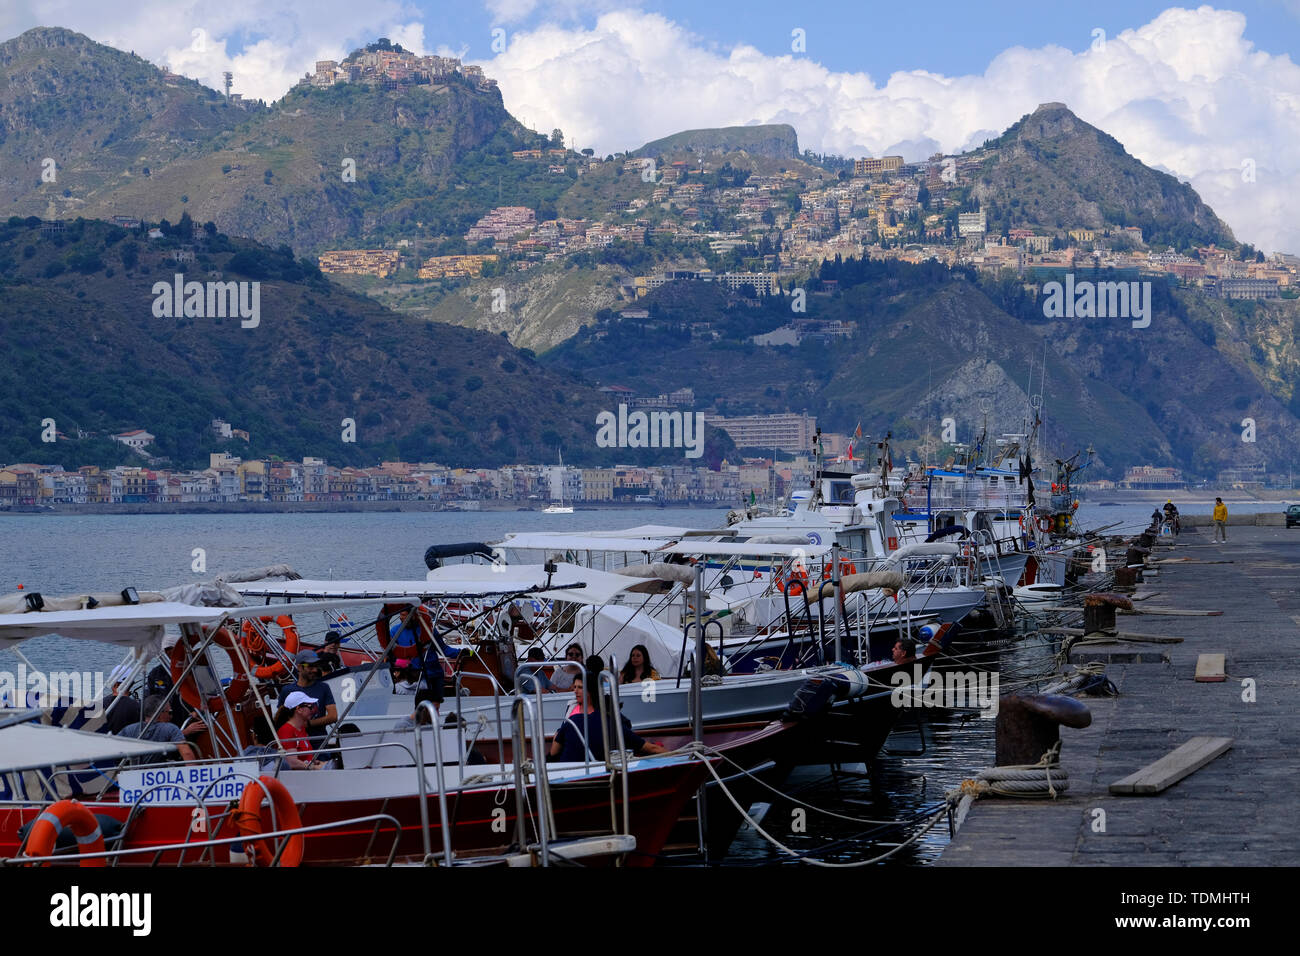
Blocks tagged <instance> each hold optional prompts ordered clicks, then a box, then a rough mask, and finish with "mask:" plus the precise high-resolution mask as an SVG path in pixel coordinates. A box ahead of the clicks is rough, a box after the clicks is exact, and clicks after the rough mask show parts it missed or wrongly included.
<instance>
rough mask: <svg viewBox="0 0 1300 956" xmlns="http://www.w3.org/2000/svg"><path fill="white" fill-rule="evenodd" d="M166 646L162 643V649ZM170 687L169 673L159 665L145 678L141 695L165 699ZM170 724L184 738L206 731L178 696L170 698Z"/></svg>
mask: <svg viewBox="0 0 1300 956" xmlns="http://www.w3.org/2000/svg"><path fill="white" fill-rule="evenodd" d="M168 646H169V645H168V644H167V643H166V642H165V641H164V643H163V649H164V650H166V649H167V647H168ZM172 686H173V685H172V675H171V672H170V671H169V670H168V669H167V667H166V665H164V664H159V665H158V666H156V667H155V668H154V669H153V670H151V671H150V672H149V676H148V677H146V678H145V681H144V691H143V694H144V696H145V697H146V698H148V697H150V696H151V695H153V694H157V695H159V696H160V697H166V696H167V695H168V694H170V693H171V690H172ZM172 723H174V724H177V725H178V726H179V727H180V728H181V733H183V734H184V735H185V736H186V737H197V736H199V735H200V734H202V733H205V732H206V731H207V729H208V728H207V726H206V725H205V724H204V723H203V721H201V720H199V715H198V714H197V713H196V712H195V711H194V710H193V709H192V708H191V707H190V706H189V705H188V704H186V703H185V701H183V700H181V698H180V697H179V696H173V697H172Z"/></svg>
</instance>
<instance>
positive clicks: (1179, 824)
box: [936, 526, 1300, 867]
mask: <svg viewBox="0 0 1300 956" xmlns="http://www.w3.org/2000/svg"><path fill="white" fill-rule="evenodd" d="M1228 533H1229V535H1230V538H1229V540H1228V541H1227V543H1226V544H1219V545H1216V544H1214V543H1213V540H1212V536H1211V531H1210V529H1208V528H1204V529H1189V530H1185V531H1184V533H1183V534H1182V535H1180V536H1179V538H1178V539H1177V543H1176V545H1175V546H1174V548H1173V549H1171V550H1164V549H1158V550H1157V551H1155V552H1154V553H1153V554H1152V558H1153V559H1157V560H1159V559H1169V558H1175V559H1184V558H1186V559H1190V560H1189V561H1188V562H1187V563H1183V562H1181V561H1176V562H1168V563H1163V564H1161V565H1160V571H1159V573H1158V574H1156V575H1150V574H1148V575H1147V577H1146V581H1145V583H1143V584H1141V585H1139V586H1138V588H1137V596H1139V597H1141V596H1144V595H1147V594H1150V595H1152V596H1151V597H1150V598H1149V599H1147V600H1144V601H1139V602H1137V603H1136V604H1135V608H1138V609H1141V608H1142V607H1143V605H1146V606H1147V607H1160V608H1177V609H1182V610H1221V611H1223V615H1222V616H1221V617H1200V616H1160V615H1156V614H1139V615H1129V614H1123V613H1121V614H1120V615H1119V617H1118V619H1117V624H1118V628H1119V630H1120V631H1121V632H1126V631H1127V632H1137V633H1141V634H1153V635H1165V636H1177V637H1182V638H1183V639H1184V640H1183V642H1182V643H1180V644H1138V645H1128V646H1127V647H1126V649H1136V650H1138V651H1140V653H1141V656H1142V657H1143V658H1147V659H1150V658H1155V660H1154V661H1151V660H1148V661H1147V662H1143V663H1136V662H1129V663H1123V662H1120V661H1119V660H1118V659H1114V660H1112V661H1111V662H1110V663H1108V664H1107V668H1106V669H1107V674H1108V676H1109V677H1110V679H1111V680H1112V681H1113V682H1114V683H1115V685H1116V686H1117V687H1118V689H1119V691H1120V695H1119V696H1118V697H1116V698H1093V697H1088V698H1082V699H1083V700H1085V701H1086V702H1087V704H1088V706H1089V708H1091V710H1092V715H1093V720H1092V725H1091V726H1089V727H1087V728H1084V729H1082V730H1072V729H1070V728H1064V727H1063V728H1062V729H1061V739H1062V747H1061V765H1062V767H1063V768H1064V769H1065V770H1067V771H1068V772H1069V775H1070V787H1069V790H1068V791H1067V792H1066V793H1065V794H1063V795H1061V796H1060V798H1058V799H1057V800H1045V799H1037V800H1036V799H1008V798H1001V797H996V798H995V797H988V796H985V797H982V798H981V799H979V800H976V801H975V802H974V803H973V804H972V806H971V808H970V811H969V813H968V814H967V816H966V819H965V821H964V823H963V825H962V826H961V828H960V830H959V831H958V833H957V835H956V837H955V838H954V839H953V840H952V842H951V844H950V845H949V846H948V847H947V848H946V849H945V851H944V852H943V855H942V856H941V858H940V859H939V860H938V862H937V864H936V865H939V866H1129V867H1131V866H1294V865H1296V864H1297V863H1300V772H1297V771H1298V770H1300V767H1298V766H1297V764H1298V762H1300V761H1298V759H1297V755H1298V754H1300V726H1298V725H1297V724H1298V719H1300V706H1297V703H1298V702H1300V528H1297V529H1291V530H1287V529H1285V528H1282V527H1249V526H1247V527H1242V526H1233V527H1230V528H1229V529H1228ZM1200 562H1229V563H1200ZM1206 653H1222V654H1225V655H1226V665H1225V668H1224V670H1225V672H1226V674H1227V679H1226V680H1224V681H1223V682H1221V683H1197V682H1195V680H1194V676H1195V672H1196V665H1197V657H1198V655H1200V654H1206ZM1121 656H1124V655H1121ZM1127 656H1129V657H1131V656H1133V655H1132V654H1129V655H1127ZM1161 658H1163V660H1162V659H1161ZM1251 682H1253V687H1252V683H1251ZM1252 689H1253V700H1252V699H1251V697H1252V694H1251V691H1252ZM1196 736H1221V737H1232V738H1233V741H1234V742H1233V744H1232V748H1231V749H1230V750H1228V751H1227V752H1226V753H1225V754H1223V755H1222V756H1220V757H1218V758H1217V759H1215V760H1213V761H1211V762H1210V763H1209V764H1208V765H1206V766H1204V767H1202V768H1201V769H1199V770H1197V771H1196V772H1194V773H1192V774H1191V775H1190V776H1188V777H1185V778H1184V779H1182V780H1181V781H1180V782H1178V783H1175V784H1174V785H1173V786H1172V787H1170V788H1169V789H1167V790H1164V791H1163V792H1161V793H1159V794H1156V795H1153V796H1112V795H1111V794H1110V792H1109V789H1108V788H1109V785H1110V784H1111V783H1114V782H1115V781H1117V780H1120V779H1121V778H1123V777H1126V776H1128V775H1129V774H1131V773H1133V772H1134V771H1136V770H1139V769H1141V768H1142V767H1145V766H1147V765H1148V764H1151V763H1153V762H1154V761H1156V760H1158V759H1159V758H1160V757H1162V756H1164V755H1165V754H1167V753H1169V752H1170V751H1172V750H1174V749H1175V748H1176V747H1178V746H1179V745H1181V744H1183V743H1185V742H1187V741H1188V740H1190V739H1191V738H1192V737H1196ZM975 769H978V768H972V772H974V770H975ZM1098 810H1100V811H1104V817H1103V816H1102V815H1101V814H1099V813H1097V812H1096V811H1098Z"/></svg>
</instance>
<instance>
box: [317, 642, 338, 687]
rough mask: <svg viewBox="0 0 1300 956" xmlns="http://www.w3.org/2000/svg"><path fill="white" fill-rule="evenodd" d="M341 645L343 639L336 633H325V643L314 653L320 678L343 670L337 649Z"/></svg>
mask: <svg viewBox="0 0 1300 956" xmlns="http://www.w3.org/2000/svg"><path fill="white" fill-rule="evenodd" d="M342 643H343V637H342V636H341V635H340V634H339V632H338V631H327V632H326V634H325V643H324V644H322V645H321V646H320V649H319V650H317V651H316V656H317V658H319V660H320V669H321V674H322V676H325V677H328V676H329V675H330V674H333V673H334V672H335V671H341V670H343V658H342V657H340V656H339V647H340V645H342Z"/></svg>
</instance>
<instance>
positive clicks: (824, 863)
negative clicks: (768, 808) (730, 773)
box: [704, 760, 951, 870]
mask: <svg viewBox="0 0 1300 956" xmlns="http://www.w3.org/2000/svg"><path fill="white" fill-rule="evenodd" d="M704 769H706V770H707V771H708V772H709V774H710V775H711V776H712V777H713V779H714V780H715V781H716V782H717V784H718V788H719V789H720V790H721V791H722V794H723V796H725V797H726V798H727V800H728V801H730V803H731V805H732V806H733V807H735V808H736V812H737V813H739V814H740V815H741V817H742V818H743V819H744V821H745V822H746V823H748V824H749V825H750V826H751V827H753V828H754V832H755V833H757V834H758V835H759V836H761V837H762V838H763V839H764V840H766V841H767V842H768V843H770V844H772V846H774V847H776V848H777V849H778V850H780V851H781V852H782V853H786V854H789V855H790V856H791V857H793V858H794V859H795V860H797V861H798V862H800V863H807V864H808V865H809V866H820V867H825V868H827V869H836V870H844V869H857V868H858V867H863V866H870V865H871V864H873V863H879V862H880V861H882V860H887V859H889V857H891V856H893V855H894V854H895V853H897V852H898V851H899V850H901V849H903V848H904V847H906V846H910V845H911V844H913V843H915V842H916V841H917V840H919V839H921V837H923V836H925V834H927V833H929V832H930V830H931V829H933V828H934V826H935V824H937V823H938V822H939V821H940V820H941V819H943V817H944V816H946V815H947V813H948V812H949V806H950V803H951V801H949V802H948V803H945V805H944V807H943V809H942V810H938V811H936V812H935V813H934V814H933V815H932V816H931V818H930V820H929V822H928V823H926V825H925V826H924V827H922V828H921V829H920V830H919V831H917V832H916V833H914V834H913V835H912V836H910V837H908V838H907V839H906V840H904V841H903V842H902V843H900V844H898V846H896V847H894V848H893V849H892V850H889V851H888V852H886V853H882V854H880V855H879V856H874V857H871V858H869V859H866V860H856V861H854V862H852V863H832V862H830V861H828V860H819V859H816V858H815V857H811V856H808V855H806V854H805V853H800V852H799V851H798V850H793V849H791V848H790V847H788V846H786V845H785V844H784V843H782V842H781V841H780V840H778V839H777V838H776V837H774V836H772V834H770V833H768V832H767V831H766V830H764V829H763V828H762V827H761V826H759V825H758V821H757V820H755V819H754V818H753V817H751V816H750V815H749V813H748V812H746V810H745V808H744V807H742V806H741V805H740V803H739V802H738V801H737V800H736V798H735V797H734V796H733V795H732V793H731V791H730V790H728V789H727V785H726V784H725V783H723V781H722V778H721V777H720V776H718V772H717V771H716V770H714V769H713V764H712V762H711V761H708V760H705V761H704Z"/></svg>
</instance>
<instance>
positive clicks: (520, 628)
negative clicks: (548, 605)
mask: <svg viewBox="0 0 1300 956" xmlns="http://www.w3.org/2000/svg"><path fill="white" fill-rule="evenodd" d="M506 617H507V619H508V621H509V622H510V624H509V632H508V633H509V634H510V636H511V637H514V638H515V639H516V640H519V641H523V642H524V643H525V644H528V643H531V642H532V641H535V640H537V632H536V631H535V630H533V625H532V624H530V623H529V622H528V621H526V620H525V619H524V615H523V612H522V611H520V610H519V605H517V604H511V605H510V608H509V610H507V611H506Z"/></svg>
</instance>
